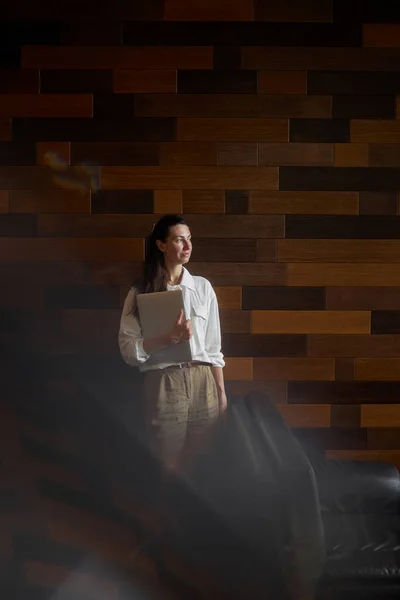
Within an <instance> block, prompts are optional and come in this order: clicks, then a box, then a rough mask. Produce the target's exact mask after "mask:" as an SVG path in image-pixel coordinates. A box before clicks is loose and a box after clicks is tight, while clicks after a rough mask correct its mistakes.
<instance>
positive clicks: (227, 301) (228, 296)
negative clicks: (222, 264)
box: [214, 286, 242, 310]
mask: <svg viewBox="0 0 400 600" xmlns="http://www.w3.org/2000/svg"><path fill="white" fill-rule="evenodd" d="M214 291H215V293H216V295H217V299H218V305H219V307H220V308H221V309H225V310H240V309H241V308H242V288H241V287H240V286H224V287H220V286H216V287H215V288H214Z"/></svg>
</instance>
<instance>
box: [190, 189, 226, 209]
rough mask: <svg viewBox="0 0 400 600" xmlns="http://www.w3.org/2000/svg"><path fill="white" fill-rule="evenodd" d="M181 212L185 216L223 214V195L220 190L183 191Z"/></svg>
mask: <svg viewBox="0 0 400 600" xmlns="http://www.w3.org/2000/svg"><path fill="white" fill-rule="evenodd" d="M182 200H183V212H184V213H187V214H204V213H206V214H215V215H218V214H223V213H224V212H225V194H224V192H223V191H222V190H183V194H182Z"/></svg>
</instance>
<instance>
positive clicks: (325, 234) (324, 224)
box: [285, 215, 400, 241]
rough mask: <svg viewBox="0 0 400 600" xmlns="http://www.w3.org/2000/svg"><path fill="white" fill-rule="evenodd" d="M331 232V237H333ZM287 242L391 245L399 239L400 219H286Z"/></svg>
mask: <svg viewBox="0 0 400 600" xmlns="http://www.w3.org/2000/svg"><path fill="white" fill-rule="evenodd" d="M333 232H334V233H333ZM285 234H286V237H288V238H303V239H304V238H310V239H312V238H319V239H321V238H325V239H330V238H332V237H333V236H334V237H335V238H337V239H349V238H353V239H354V240H356V239H372V240H384V241H390V239H396V238H399V235H400V219H399V218H398V217H393V216H384V215H382V216H368V215H363V216H359V217H355V216H333V215H332V216H331V215H327V216H325V215H324V216H318V215H315V216H314V215H313V216H303V215H288V217H287V219H286V223H285Z"/></svg>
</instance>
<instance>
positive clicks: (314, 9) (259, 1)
mask: <svg viewBox="0 0 400 600" xmlns="http://www.w3.org/2000/svg"><path fill="white" fill-rule="evenodd" d="M332 11H333V8H332V2H331V1H330V0H320V1H319V2H314V1H313V0H305V1H303V2H298V1H297V0H295V1H293V0H282V2H279V3H277V4H274V3H271V2H270V1H269V0H256V1H255V7H254V18H255V20H256V21H278V22H280V21H283V22H285V21H289V22H292V23H297V22H299V21H300V22H301V21H304V22H306V23H325V22H326V23H330V22H331V21H332V19H333V14H332Z"/></svg>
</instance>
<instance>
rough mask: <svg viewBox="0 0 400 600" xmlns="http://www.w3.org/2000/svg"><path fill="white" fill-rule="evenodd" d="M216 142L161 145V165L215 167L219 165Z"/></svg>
mask: <svg viewBox="0 0 400 600" xmlns="http://www.w3.org/2000/svg"><path fill="white" fill-rule="evenodd" d="M217 155H218V145H217V143H216V142H169V143H164V144H162V145H161V164H162V165H163V166H167V167H176V166H188V167H190V166H198V165H204V166H214V165H217V164H218V156H217Z"/></svg>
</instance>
